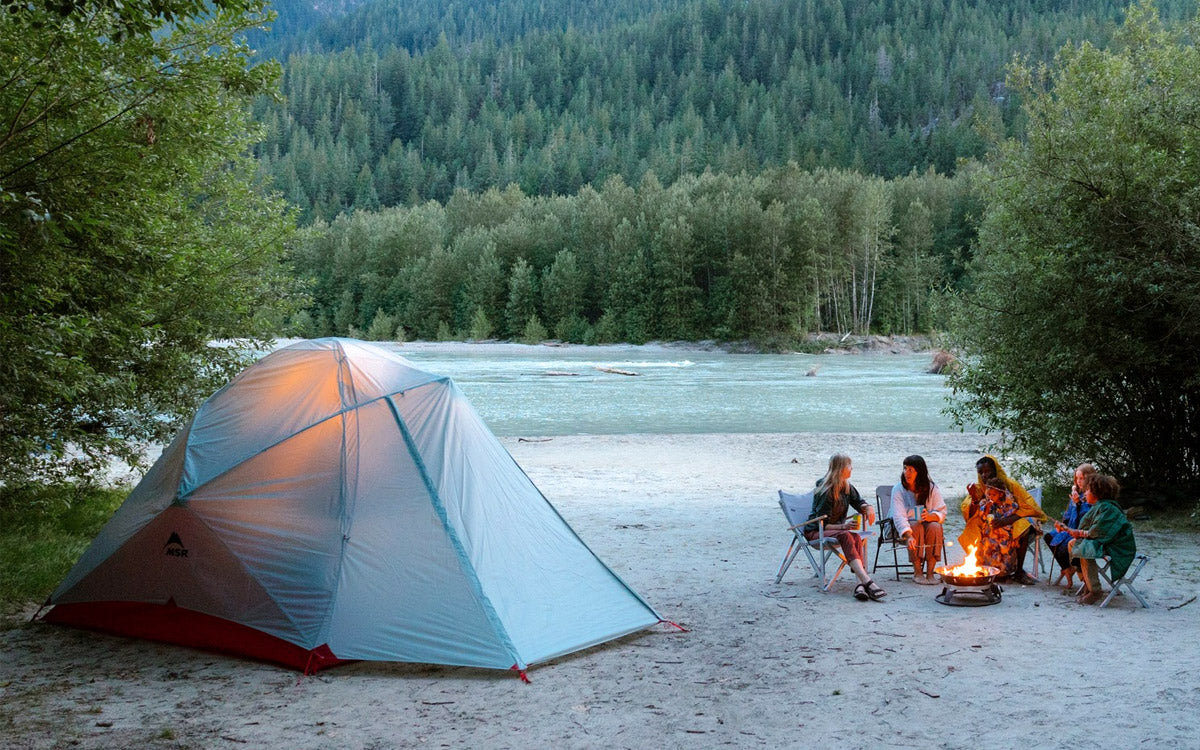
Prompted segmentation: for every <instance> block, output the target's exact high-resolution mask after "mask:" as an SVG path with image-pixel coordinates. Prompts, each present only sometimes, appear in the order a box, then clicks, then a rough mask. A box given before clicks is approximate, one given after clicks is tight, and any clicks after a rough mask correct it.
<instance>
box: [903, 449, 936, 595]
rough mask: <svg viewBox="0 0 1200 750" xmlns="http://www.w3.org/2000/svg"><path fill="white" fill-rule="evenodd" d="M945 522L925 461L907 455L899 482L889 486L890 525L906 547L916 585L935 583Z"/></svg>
mask: <svg viewBox="0 0 1200 750" xmlns="http://www.w3.org/2000/svg"><path fill="white" fill-rule="evenodd" d="M945 522H946V502H945V501H944V500H943V499H942V491H941V490H940V489H938V486H937V485H936V484H934V483H933V482H932V481H931V480H930V479H929V467H927V466H926V465H925V459H924V458H922V457H920V456H909V457H908V458H906V459H904V472H903V473H902V474H901V475H900V481H899V482H897V483H896V484H895V485H894V486H893V487H892V523H894V524H895V526H896V532H897V533H898V534H900V538H901V539H903V540H904V541H905V542H906V543H907V544H908V559H909V560H910V561H911V562H912V566H913V581H914V582H916V583H921V584H927V585H928V584H933V583H937V581H936V580H934V577H933V569H934V567H936V565H937V563H938V561H939V560H941V559H942V539H943V538H944V537H943V532H942V524H943V523H945ZM922 571H924V573H923V574H922Z"/></svg>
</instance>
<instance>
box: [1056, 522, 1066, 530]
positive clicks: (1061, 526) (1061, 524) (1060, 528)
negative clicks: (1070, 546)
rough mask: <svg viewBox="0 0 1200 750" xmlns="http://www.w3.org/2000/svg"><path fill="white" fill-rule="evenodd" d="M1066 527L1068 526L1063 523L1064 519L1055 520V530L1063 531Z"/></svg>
mask: <svg viewBox="0 0 1200 750" xmlns="http://www.w3.org/2000/svg"><path fill="white" fill-rule="evenodd" d="M1065 528H1067V527H1066V526H1063V523H1062V521H1055V522H1054V530H1055V531H1062V530H1063V529H1065Z"/></svg>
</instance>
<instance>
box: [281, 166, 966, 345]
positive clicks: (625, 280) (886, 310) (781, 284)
mask: <svg viewBox="0 0 1200 750" xmlns="http://www.w3.org/2000/svg"><path fill="white" fill-rule="evenodd" d="M968 180H969V176H968V175H967V174H965V173H960V174H959V175H957V176H955V177H953V178H950V177H945V176H940V175H936V174H932V173H930V174H926V175H921V176H916V175H914V176H909V177H904V178H898V179H895V180H891V181H887V180H883V179H882V178H878V177H869V176H865V175H862V174H858V173H855V172H847V171H826V170H819V171H817V172H806V171H802V170H800V169H799V168H797V167H795V166H792V167H788V168H783V169H772V170H767V171H765V172H763V173H761V174H759V175H755V176H750V175H740V176H737V177H732V176H729V175H715V174H705V175H702V176H699V177H696V176H691V175H688V176H685V177H683V178H682V179H680V180H678V181H676V182H675V183H674V184H672V185H671V186H669V187H664V186H663V185H661V184H660V183H659V181H658V180H657V178H655V177H654V175H653V174H647V175H646V176H645V177H644V178H643V179H642V180H641V181H640V182H639V183H638V184H636V185H627V184H626V183H625V181H624V180H623V179H622V178H621V177H620V176H614V177H610V178H609V179H607V180H605V182H604V183H603V184H602V185H601V186H599V187H598V188H596V189H593V188H591V187H585V188H583V189H582V190H581V191H579V192H578V193H577V194H575V195H573V196H557V197H535V196H526V195H524V194H523V193H522V192H521V190H520V188H518V187H516V186H515V185H514V186H510V187H509V188H508V189H506V190H504V191H500V190H498V189H495V188H493V189H491V190H488V191H487V192H485V193H483V194H472V193H468V192H467V191H465V190H460V191H458V192H456V193H455V194H454V196H453V197H452V198H451V199H450V201H449V202H448V203H447V204H446V205H445V206H442V205H441V204H438V203H436V202H433V201H430V202H427V203H425V204H422V205H420V206H416V207H412V208H405V207H397V208H389V209H384V210H382V211H380V212H362V211H356V212H353V213H351V214H345V215H343V216H340V217H339V218H338V219H336V220H335V221H334V222H333V223H332V224H331V225H326V224H325V223H324V222H318V224H317V225H315V226H314V227H312V228H310V229H309V230H308V231H307V232H306V233H305V235H304V239H303V241H302V242H301V243H300V245H299V248H298V250H297V253H296V256H295V258H294V260H295V262H296V264H297V267H298V268H299V270H300V271H301V272H302V273H303V274H305V275H307V276H309V277H311V278H312V279H314V280H315V282H316V283H315V287H314V289H313V294H314V304H313V305H312V307H311V309H310V311H309V312H307V313H305V314H303V315H302V316H301V317H300V318H299V319H298V321H297V322H298V324H299V325H298V330H297V331H296V332H297V333H300V334H303V335H308V336H316V335H328V334H334V333H336V334H347V333H349V334H351V335H356V336H366V337H368V338H372V339H391V338H393V337H397V335H398V329H399V328H402V329H403V330H402V331H400V332H399V336H400V337H415V338H422V339H434V338H437V339H447V338H452V337H470V338H474V339H486V338H489V337H493V336H499V337H509V338H515V339H521V340H527V341H540V340H541V339H544V338H546V337H547V336H553V337H555V338H558V339H562V340H566V341H574V342H580V343H603V342H617V341H629V342H635V343H641V342H645V341H647V340H651V339H659V340H663V339H666V340H678V339H685V340H686V339H701V338H720V339H753V340H757V341H760V342H766V343H770V342H777V343H782V344H791V343H793V342H791V341H789V340H788V339H787V337H789V336H792V335H794V334H797V333H802V332H804V331H809V330H816V329H822V330H839V331H857V332H860V333H861V332H866V331H867V330H868V329H869V328H871V327H873V328H875V329H877V330H884V331H893V332H898V331H911V330H928V328H929V326H930V309H929V304H930V289H932V288H937V287H939V286H941V285H945V284H955V283H957V281H958V279H959V277H960V275H961V273H962V265H961V263H962V254H961V248H962V247H963V245H964V244H965V243H964V238H963V237H962V236H961V234H960V232H961V229H962V227H963V226H964V225H965V223H966V219H965V217H966V216H967V215H969V214H971V213H973V212H976V211H977V210H978V206H976V205H974V204H972V203H971V201H970V196H971V195H972V192H971V190H970V189H969V187H968V185H966V184H965V183H966V182H968Z"/></svg>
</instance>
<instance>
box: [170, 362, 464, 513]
mask: <svg viewBox="0 0 1200 750" xmlns="http://www.w3.org/2000/svg"><path fill="white" fill-rule="evenodd" d="M446 380H449V378H447V377H445V376H442V377H435V378H431V379H429V380H427V381H425V382H424V383H418V384H417V385H414V386H412V387H411V388H404V389H402V390H399V391H393V392H391V393H385V394H383V395H382V396H376V397H375V398H373V399H371V400H370V401H363V402H362V403H359V404H354V405H353V406H347V407H344V408H342V409H339V410H338V411H336V412H334V413H333V414H330V415H329V416H327V417H322V418H321V419H318V420H317V421H316V422H313V423H311V424H307V425H305V426H304V427H301V428H300V429H298V430H296V431H295V432H293V433H291V434H290V435H286V436H284V437H281V438H280V439H278V440H276V441H275V442H273V443H271V444H270V445H266V446H263V448H262V449H261V450H259V451H256V452H254V453H251V454H250V455H248V456H246V457H244V458H239V459H238V460H237V461H236V462H235V463H233V464H232V465H231V466H230V467H229V468H227V469H225V470H224V471H222V472H220V473H219V474H213V475H212V476H211V477H209V478H208V479H205V480H204V481H203V482H197V483H196V486H195V487H192V488H191V489H189V490H188V491H187V492H179V491H178V490H179V489H182V487H179V488H177V489H176V493H175V494H176V496H177V497H178V498H179V499H180V500H183V499H184V498H185V496H187V495H191V494H192V493H193V492H195V491H196V490H198V489H200V488H201V487H203V486H205V485H207V484H208V483H209V482H213V481H215V480H217V479H220V478H221V477H223V476H225V475H226V474H228V473H229V472H231V471H233V470H234V469H236V468H237V467H238V466H240V465H242V464H244V463H245V462H247V461H249V460H250V459H252V458H255V457H256V456H261V455H262V454H264V453H266V452H267V451H269V450H271V449H272V448H274V447H276V446H277V445H282V444H283V443H286V442H287V441H289V440H291V439H292V438H294V437H297V436H299V435H301V434H303V433H305V432H308V431H309V430H311V429H313V428H315V427H318V426H320V425H323V424H325V423H326V422H328V421H329V420H331V419H336V418H338V417H340V416H342V415H344V414H345V413H346V412H349V411H354V410H356V409H361V408H363V407H365V406H370V405H371V404H373V403H376V402H377V401H383V400H384V399H390V398H391V397H392V396H397V395H403V394H405V393H408V392H409V391H415V390H416V389H418V388H424V387H425V386H427V385H432V384H433V383H440V382H443V381H446ZM188 439H189V441H190V440H191V435H189V436H188ZM189 447H190V442H189ZM182 481H183V477H182V476H180V483H182Z"/></svg>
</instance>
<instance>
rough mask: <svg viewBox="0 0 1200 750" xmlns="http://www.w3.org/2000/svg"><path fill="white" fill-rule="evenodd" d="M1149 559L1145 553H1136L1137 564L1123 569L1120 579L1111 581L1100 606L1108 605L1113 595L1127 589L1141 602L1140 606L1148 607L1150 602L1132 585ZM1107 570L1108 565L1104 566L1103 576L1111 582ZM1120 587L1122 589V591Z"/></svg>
mask: <svg viewBox="0 0 1200 750" xmlns="http://www.w3.org/2000/svg"><path fill="white" fill-rule="evenodd" d="M1149 559H1150V558H1149V557H1147V556H1146V555H1138V556H1137V564H1136V565H1134V566H1133V567H1132V568H1130V569H1129V570H1127V571H1125V575H1124V576H1122V577H1121V578H1120V579H1118V580H1117V581H1116V582H1115V583H1112V590H1111V591H1109V592H1108V596H1107V597H1105V599H1104V601H1103V602H1101V603H1100V606H1101V607H1106V606H1108V603H1109V602H1110V601H1112V600H1113V597H1115V596H1117V595H1118V594H1122V593H1124V591H1128V592H1129V593H1130V594H1132V595H1133V597H1134V598H1135V599H1137V600H1138V603H1139V604H1141V605H1142V607H1144V608H1146V609H1149V608H1150V604H1149V603H1148V602H1147V601H1146V600H1145V599H1144V598H1143V597H1142V595H1141V592H1139V591H1138V590H1137V589H1136V588H1134V587H1133V582H1134V581H1135V580H1136V579H1137V577H1138V573H1141V572H1142V567H1143V566H1144V565H1145V564H1146V562H1147V561H1148V560H1149ZM1107 570H1108V567H1107V566H1105V576H1104V577H1105V579H1106V580H1109V581H1110V583H1111V582H1112V581H1111V579H1110V578H1109V576H1108V575H1107ZM1122 589H1124V591H1122Z"/></svg>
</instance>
